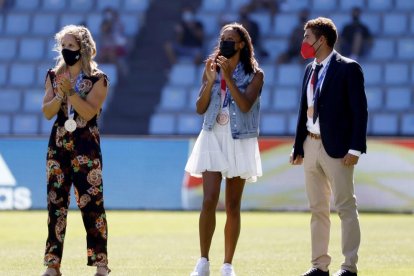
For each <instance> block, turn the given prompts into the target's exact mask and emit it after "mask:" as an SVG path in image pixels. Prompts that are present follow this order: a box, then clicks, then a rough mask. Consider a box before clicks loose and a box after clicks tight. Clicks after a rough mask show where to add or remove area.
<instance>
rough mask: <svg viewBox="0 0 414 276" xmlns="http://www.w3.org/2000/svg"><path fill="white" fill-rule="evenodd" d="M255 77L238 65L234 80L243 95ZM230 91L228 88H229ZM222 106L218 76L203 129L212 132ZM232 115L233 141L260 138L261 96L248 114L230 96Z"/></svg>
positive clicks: (205, 114) (230, 111) (230, 112)
mask: <svg viewBox="0 0 414 276" xmlns="http://www.w3.org/2000/svg"><path fill="white" fill-rule="evenodd" d="M253 77H254V73H252V74H245V73H244V70H243V65H242V64H241V63H239V64H237V66H236V69H235V70H234V72H233V80H234V82H235V84H236V86H237V87H238V89H239V91H240V92H241V93H244V92H245V91H246V88H247V86H248V85H249V84H250V82H251V81H252V79H253ZM227 89H228V88H227ZM220 106H221V89H220V76H219V74H216V79H215V81H214V84H213V87H212V89H211V98H210V103H209V105H208V108H207V110H206V112H205V113H204V122H203V129H204V130H207V131H211V130H212V129H213V126H214V124H215V123H216V117H217V114H218V113H219V111H220ZM229 114H230V122H229V123H230V128H231V134H232V137H233V139H244V138H252V137H258V136H259V121H260V96H259V97H257V99H256V101H255V102H254V104H253V105H252V107H251V109H250V110H249V111H248V112H242V111H241V110H240V108H239V107H238V106H237V104H236V102H235V101H234V99H233V98H232V97H231V96H230V102H229Z"/></svg>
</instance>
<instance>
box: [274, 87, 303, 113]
mask: <svg viewBox="0 0 414 276" xmlns="http://www.w3.org/2000/svg"><path fill="white" fill-rule="evenodd" d="M298 106H299V95H298V89H296V88H284V87H276V89H275V93H274V97H273V109H274V110H275V111H278V112H279V111H297V109H298Z"/></svg>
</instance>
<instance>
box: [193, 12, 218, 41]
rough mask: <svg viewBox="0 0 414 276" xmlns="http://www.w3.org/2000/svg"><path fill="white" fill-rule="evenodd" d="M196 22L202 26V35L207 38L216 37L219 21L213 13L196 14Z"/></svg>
mask: <svg viewBox="0 0 414 276" xmlns="http://www.w3.org/2000/svg"><path fill="white" fill-rule="evenodd" d="M196 18H197V20H199V21H200V22H201V24H203V28H204V33H205V34H206V35H209V36H214V37H215V36H217V33H218V31H219V20H218V16H217V14H215V13H203V12H199V13H197V14H196Z"/></svg>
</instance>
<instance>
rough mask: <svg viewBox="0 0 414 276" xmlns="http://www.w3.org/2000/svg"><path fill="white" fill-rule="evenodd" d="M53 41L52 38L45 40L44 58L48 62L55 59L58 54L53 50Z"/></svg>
mask: <svg viewBox="0 0 414 276" xmlns="http://www.w3.org/2000/svg"><path fill="white" fill-rule="evenodd" d="M55 43H56V41H55V39H54V38H50V39H48V40H47V45H46V58H47V59H48V60H50V61H52V60H53V59H54V58H55V57H57V56H58V53H57V52H56V51H54V50H53V48H54V47H55Z"/></svg>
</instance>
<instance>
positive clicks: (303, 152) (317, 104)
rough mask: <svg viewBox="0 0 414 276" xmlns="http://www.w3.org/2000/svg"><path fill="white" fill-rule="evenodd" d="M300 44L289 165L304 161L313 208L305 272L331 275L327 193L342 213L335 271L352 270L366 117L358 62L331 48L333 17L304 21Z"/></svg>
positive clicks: (341, 273) (341, 275)
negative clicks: (356, 177) (301, 65)
mask: <svg viewBox="0 0 414 276" xmlns="http://www.w3.org/2000/svg"><path fill="white" fill-rule="evenodd" d="M304 30H305V34H304V39H303V43H302V47H301V54H302V56H303V57H304V58H306V59H307V58H315V59H314V60H313V61H312V62H311V63H310V64H308V65H307V67H306V70H305V75H304V78H303V83H302V97H301V103H300V109H299V115H298V123H297V129H296V137H295V144H294V148H293V151H292V154H291V156H290V163H291V164H293V165H300V164H302V163H303V164H304V169H305V182H306V192H307V196H308V200H309V207H310V210H311V214H312V217H311V246H312V258H311V262H312V267H311V268H310V269H309V270H308V271H307V272H305V273H304V274H302V275H304V276H318V275H326V276H329V265H330V263H331V256H330V255H329V254H328V245H329V235H330V219H329V215H330V197H331V194H333V199H334V205H335V209H336V210H337V212H338V214H339V217H340V219H341V230H342V253H343V255H344V257H345V260H344V262H343V263H342V265H341V268H340V270H339V271H338V272H336V273H335V274H334V275H335V276H348V275H352V276H356V275H357V265H356V264H357V261H358V249H359V245H360V227H359V218H358V211H357V204H356V197H355V193H354V183H353V172H354V165H356V164H357V163H358V159H359V156H360V155H361V154H362V153H365V152H366V130H367V121H368V111H367V99H366V95H365V88H364V75H363V72H362V69H361V67H360V65H359V64H358V63H357V62H356V61H354V60H351V59H349V58H346V57H343V56H341V55H340V54H339V53H337V52H336V51H335V50H334V46H335V43H336V40H337V37H338V34H337V30H336V27H335V25H334V23H333V22H332V20H330V19H328V18H323V17H319V18H316V19H313V20H309V21H308V22H307V23H306V24H305V27H304Z"/></svg>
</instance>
